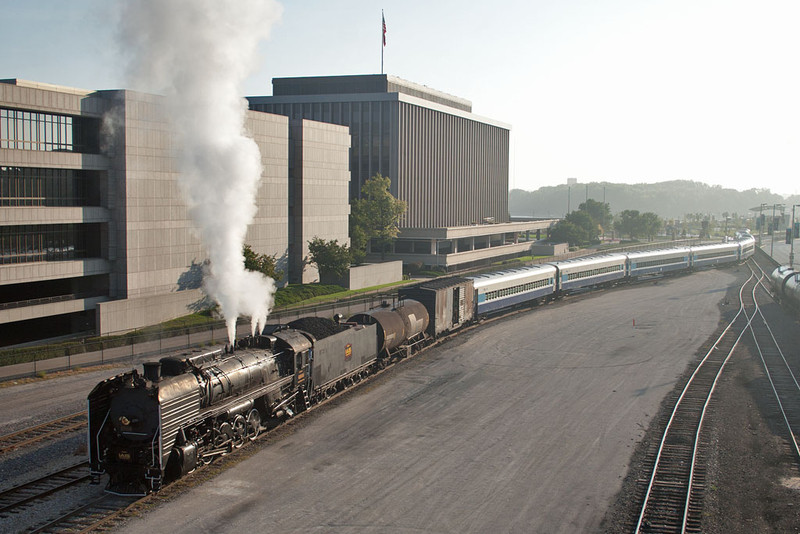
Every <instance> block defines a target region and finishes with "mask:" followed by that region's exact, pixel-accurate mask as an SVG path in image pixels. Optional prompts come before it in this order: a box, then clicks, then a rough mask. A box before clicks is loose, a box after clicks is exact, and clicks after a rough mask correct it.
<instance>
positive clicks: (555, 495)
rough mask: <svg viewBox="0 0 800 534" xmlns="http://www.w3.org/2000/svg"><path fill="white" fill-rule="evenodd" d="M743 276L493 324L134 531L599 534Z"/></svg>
mask: <svg viewBox="0 0 800 534" xmlns="http://www.w3.org/2000/svg"><path fill="white" fill-rule="evenodd" d="M738 272H739V273H742V272H743V271H741V270H739V271H738ZM736 278H737V271H735V270H728V271H705V272H700V273H696V274H692V275H686V276H681V277H678V278H674V279H669V280H665V281H661V282H659V283H657V284H654V283H647V284H641V285H638V286H633V287H627V288H623V289H618V290H613V291H607V292H598V293H595V294H592V295H587V296H584V297H581V298H580V299H575V300H572V301H565V302H559V303H556V304H552V305H549V306H545V307H541V308H538V309H536V310H533V311H530V312H526V313H522V314H519V315H517V316H515V317H512V318H507V319H504V320H502V321H498V322H494V323H491V324H484V325H481V326H480V327H479V328H477V329H475V330H473V331H471V332H469V333H466V334H462V335H461V336H459V337H458V338H457V339H455V340H453V341H451V342H448V343H446V344H444V345H442V346H440V347H438V348H435V349H432V350H429V351H428V352H426V353H424V354H422V355H419V356H417V357H416V358H415V359H413V360H411V361H408V362H405V363H404V364H403V365H402V367H401V368H399V369H397V370H396V371H395V372H394V373H392V375H393V376H391V378H390V379H381V378H379V379H378V380H377V381H375V382H373V383H371V384H369V385H367V386H366V387H364V388H362V389H361V390H360V391H359V392H358V393H357V394H356V395H353V396H351V397H349V398H348V399H346V400H345V401H344V402H342V403H341V405H339V406H336V407H334V408H333V409H330V410H322V411H319V412H318V413H311V414H310V415H309V416H308V417H307V418H306V419H305V420H304V421H303V424H300V425H295V426H293V427H292V429H290V430H289V431H287V432H286V433H285V434H286V435H282V436H281V437H279V438H276V439H273V440H270V442H269V443H267V444H264V445H260V447H261V450H260V451H258V452H257V453H256V454H253V455H252V456H250V457H249V458H247V459H245V460H244V461H242V462H241V463H239V464H237V465H235V466H233V467H231V468H230V469H228V470H227V471H225V472H224V473H222V474H221V475H219V476H218V477H217V478H215V479H212V480H210V481H207V482H205V483H204V484H202V485H200V486H198V487H196V488H194V489H192V490H191V491H189V492H186V493H184V494H183V495H181V496H179V497H177V498H175V499H172V500H170V501H169V502H166V503H163V504H161V505H160V506H159V507H157V508H156V509H154V510H152V511H150V512H148V513H147V514H145V515H143V516H142V517H141V518H138V519H133V520H131V521H129V522H128V523H126V524H125V525H123V526H122V527H120V529H119V530H120V531H121V532H131V533H138V532H147V531H150V532H158V531H163V529H164V528H165V526H166V525H169V530H170V532H174V533H182V532H186V533H194V532H210V531H230V532H236V531H242V532H246V531H257V532H262V531H263V532H267V531H275V532H309V531H315V532H333V531H335V532H353V533H365V532H381V533H384V532H396V533H406V532H407V533H411V532H459V533H463V532H526V533H528V532H548V533H557V532H563V533H567V532H568V533H574V532H591V531H596V530H598V529H599V527H600V524H601V520H602V519H603V516H604V514H605V512H606V510H607V509H608V507H609V505H610V504H611V503H612V501H613V500H614V497H615V494H616V493H617V492H618V491H619V490H620V488H621V485H622V479H623V478H624V477H625V474H626V473H627V470H628V465H629V461H630V458H631V454H632V452H633V450H634V447H635V445H636V443H637V442H638V441H639V440H640V439H641V438H642V436H643V435H644V432H645V429H646V428H647V427H648V425H649V424H650V422H651V419H652V418H653V416H654V414H656V413H657V411H658V409H659V405H660V404H661V402H662V399H663V398H664V397H665V395H666V394H667V393H669V392H670V391H671V390H672V389H673V387H674V386H675V383H676V380H677V377H678V376H680V375H681V374H682V373H683V371H684V370H685V368H686V367H687V364H688V363H689V362H690V361H692V360H693V359H694V357H695V354H696V352H697V350H698V348H699V347H700V346H701V344H702V343H703V342H704V341H706V340H707V338H708V337H709V336H710V334H711V333H712V332H713V331H714V330H715V329H716V327H717V325H718V322H719V319H720V307H719V304H720V302H721V301H722V299H723V298H724V296H725V292H726V290H727V288H728V287H729V286H730V285H731V284H733V283H734V281H735V280H736ZM723 308H724V306H723ZM634 322H635V325H634Z"/></svg>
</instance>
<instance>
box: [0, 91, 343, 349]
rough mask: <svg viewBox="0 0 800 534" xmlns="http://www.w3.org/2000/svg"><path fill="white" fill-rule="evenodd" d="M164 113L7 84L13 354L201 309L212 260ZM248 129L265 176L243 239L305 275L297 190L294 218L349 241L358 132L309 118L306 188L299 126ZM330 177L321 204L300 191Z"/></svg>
mask: <svg viewBox="0 0 800 534" xmlns="http://www.w3.org/2000/svg"><path fill="white" fill-rule="evenodd" d="M163 105H164V100H163V99H162V98H161V97H159V96H155V95H150V94H144V93H138V92H133V91H126V90H112V91H84V90H78V89H72V88H66V87H60V86H54V85H48V84H41V83H34V82H26V81H23V80H14V79H12V80H3V81H2V83H0V339H2V340H3V341H2V343H3V345H9V344H14V343H20V342H24V341H29V340H35V339H42V338H51V337H56V336H59V335H65V334H70V333H75V332H87V333H98V334H107V333H112V332H120V331H126V330H131V329H134V328H139V327H142V326H146V325H150V324H155V323H158V322H161V321H163V320H166V319H171V318H174V317H178V316H181V315H186V314H187V313H190V312H191V311H193V310H194V309H195V308H196V307H197V306H199V305H200V303H201V301H202V299H203V298H204V297H203V293H202V289H201V279H202V269H203V263H204V262H205V261H206V253H205V251H204V248H203V246H202V244H201V242H200V240H199V238H198V236H197V235H196V232H195V227H194V224H193V223H192V221H191V218H190V217H189V215H188V212H187V207H186V205H185V203H184V201H183V198H182V195H181V193H180V190H179V185H178V172H179V171H178V165H177V160H176V157H175V150H174V148H175V147H174V140H173V137H172V135H171V133H170V131H169V128H168V125H167V123H166V121H165V120H164V110H163ZM246 128H247V131H248V133H249V135H251V136H252V138H253V139H254V140H255V142H256V143H257V145H258V147H259V149H260V151H261V161H262V164H263V174H262V180H261V183H260V186H259V188H258V191H257V194H256V204H257V207H258V211H257V214H256V216H255V219H254V221H253V222H252V223H251V225H250V227H249V229H248V233H247V236H246V239H245V242H246V243H247V244H249V245H250V246H251V247H252V249H253V250H254V251H256V252H257V253H259V254H269V255H274V256H275V257H276V258H277V260H278V267H279V269H281V270H283V271H284V273H285V276H286V279H291V278H295V277H301V276H302V270H301V271H300V273H298V272H294V273H293V272H292V269H293V268H294V269H298V268H299V267H298V266H297V265H292V264H291V262H290V258H289V256H290V250H291V248H290V247H291V246H293V245H294V243H292V242H291V237H290V236H291V235H292V234H294V233H295V231H294V229H293V228H291V227H290V226H291V225H290V203H289V196H290V195H289V193H290V188H291V189H292V191H293V192H294V191H299V192H301V195H300V196H298V197H296V198H295V203H294V205H293V206H292V208H291V209H293V210H295V212H299V213H305V214H306V217H307V218H308V219H309V222H308V224H307V226H308V225H311V226H312V228H311V230H312V231H313V224H315V219H314V217H317V218H318V219H317V220H316V224H318V225H319V226H322V227H324V228H326V229H327V233H326V237H328V238H331V239H333V238H338V239H339V241H340V242H346V240H347V214H348V207H347V206H346V202H345V203H344V205H343V199H345V200H346V197H347V191H348V183H347V180H348V179H349V173H348V171H347V154H348V150H349V146H350V145H349V136H348V133H347V129H346V128H343V127H340V126H333V125H330V124H319V123H314V122H312V121H303V122H302V124H300V125H299V126H298V127H297V132H298V136H297V140H296V141H294V145H293V150H294V154H293V160H292V167H293V170H292V172H295V173H296V179H297V180H299V182H296V183H293V184H291V185H290V179H289V173H290V161H289V160H290V140H289V120H288V119H287V118H286V117H283V116H279V115H272V114H267V113H259V112H255V111H248V112H247V117H246ZM298 158H299V159H298ZM326 173H327V174H326ZM328 175H330V177H328ZM325 180H327V181H328V184H327V186H326V188H325V189H324V192H322V191H319V194H316V196H315V194H313V193H309V191H316V190H315V189H314V188H313V187H304V186H303V183H309V184H313V185H314V186H317V185H319V183H320V182H323V181H325ZM224 187H225V184H224V179H221V180H220V188H224ZM304 202H306V203H307V205H304V204H303V203H304ZM326 202H327V205H326ZM308 231H309V230H307V229H306V227H303V228H300V229H299V230H298V232H297V233H298V234H299V235H302V236H304V235H305V234H306V233H307V232H308Z"/></svg>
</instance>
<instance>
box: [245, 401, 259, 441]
mask: <svg viewBox="0 0 800 534" xmlns="http://www.w3.org/2000/svg"><path fill="white" fill-rule="evenodd" d="M260 432H261V414H260V413H259V412H258V410H256V409H252V410H250V413H249V414H247V434H248V436H249V437H250V441H252V440H254V439H256V437H258V434H259V433H260Z"/></svg>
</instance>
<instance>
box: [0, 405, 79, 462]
mask: <svg viewBox="0 0 800 534" xmlns="http://www.w3.org/2000/svg"><path fill="white" fill-rule="evenodd" d="M78 420H79V421H78ZM75 421H77V422H75ZM85 426H86V410H84V411H82V412H76V413H73V414H70V415H67V416H65V417H60V418H58V419H53V420H52V421H48V422H46V423H42V424H41V425H36V426H32V427H30V428H25V429H23V430H20V431H18V432H12V433H10V434H5V435H3V436H0V454H4V453H6V452H8V451H11V450H13V449H16V448H19V447H23V446H25V445H30V444H31V443H36V442H37V441H42V440H44V439H48V438H51V437H53V436H57V435H58V434H63V433H65V432H72V431H73V430H77V429H79V428H82V427H85Z"/></svg>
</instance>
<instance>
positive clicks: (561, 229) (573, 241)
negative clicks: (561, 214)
mask: <svg viewBox="0 0 800 534" xmlns="http://www.w3.org/2000/svg"><path fill="white" fill-rule="evenodd" d="M550 241H554V242H557V243H569V246H571V247H579V246H582V245H584V244H585V243H586V242H587V237H586V230H585V229H583V228H581V227H580V226H578V225H576V224H574V223H571V222H569V221H567V220H563V221H559V222H558V224H556V225H555V226H554V227H553V229H552V230H551V231H550Z"/></svg>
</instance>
